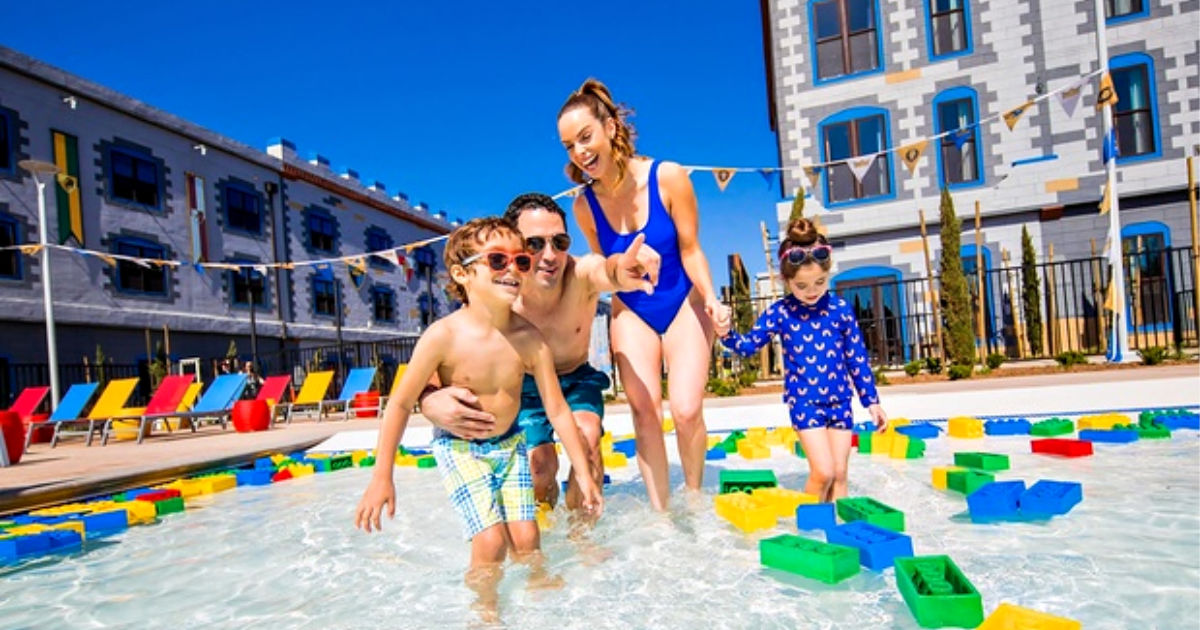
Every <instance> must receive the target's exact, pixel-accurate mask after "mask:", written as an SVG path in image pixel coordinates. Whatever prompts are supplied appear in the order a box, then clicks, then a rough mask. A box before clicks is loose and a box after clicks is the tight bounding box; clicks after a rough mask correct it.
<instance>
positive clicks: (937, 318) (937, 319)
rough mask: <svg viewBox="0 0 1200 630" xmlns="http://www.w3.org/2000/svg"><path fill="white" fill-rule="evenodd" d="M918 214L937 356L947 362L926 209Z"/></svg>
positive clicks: (919, 210)
mask: <svg viewBox="0 0 1200 630" xmlns="http://www.w3.org/2000/svg"><path fill="white" fill-rule="evenodd" d="M917 215H918V216H919V217H920V219H921V247H922V248H923V249H924V250H925V279H926V281H927V282H928V285H929V287H928V291H929V305H930V307H932V309H933V335H934V337H935V338H937V356H938V360H940V361H942V362H943V363H945V362H946V350H945V346H944V344H943V343H942V316H941V312H940V306H941V305H940V304H938V295H937V291H935V290H934V288H933V262H932V261H931V259H930V258H929V234H928V233H927V232H926V231H925V211H924V210H921V209H920V208H918V209H917Z"/></svg>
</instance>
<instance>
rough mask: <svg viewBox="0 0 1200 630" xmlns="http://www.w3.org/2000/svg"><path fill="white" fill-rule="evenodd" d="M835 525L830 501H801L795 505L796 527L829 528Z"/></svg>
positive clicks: (835, 519)
mask: <svg viewBox="0 0 1200 630" xmlns="http://www.w3.org/2000/svg"><path fill="white" fill-rule="evenodd" d="M836 526H837V516H836V515H835V514H834V507H833V504H832V503H801V504H800V505H797V506H796V529H829V528H831V527H836Z"/></svg>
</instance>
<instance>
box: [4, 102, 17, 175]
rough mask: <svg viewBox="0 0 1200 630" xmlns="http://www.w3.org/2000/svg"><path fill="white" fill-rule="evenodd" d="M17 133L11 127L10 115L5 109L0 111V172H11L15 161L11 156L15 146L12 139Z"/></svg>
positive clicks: (15, 163)
mask: <svg viewBox="0 0 1200 630" xmlns="http://www.w3.org/2000/svg"><path fill="white" fill-rule="evenodd" d="M16 135H17V134H16V133H14V130H13V129H12V117H11V116H9V115H8V113H7V112H5V111H0V172H5V173H10V174H11V173H13V172H14V171H15V170H16V166H17V161H16V159H14V158H13V153H15V150H14V149H15V148H16V147H14V146H13V140H14V139H15V136H16Z"/></svg>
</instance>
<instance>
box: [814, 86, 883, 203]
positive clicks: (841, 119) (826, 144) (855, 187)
mask: <svg viewBox="0 0 1200 630" xmlns="http://www.w3.org/2000/svg"><path fill="white" fill-rule="evenodd" d="M820 128H821V144H822V153H823V156H824V160H823V161H825V162H837V163H836V164H832V165H830V167H829V171H828V176H827V177H826V178H825V197H826V204H825V205H826V207H829V206H830V205H833V204H837V203H841V202H850V201H857V200H863V199H871V198H875V197H891V196H893V194H892V184H891V180H892V164H891V157H890V156H889V155H888V154H885V153H880V152H881V151H884V150H886V149H887V148H888V133H889V132H888V117H887V112H886V111H884V110H881V109H876V108H867V107H859V108H854V109H851V110H847V111H845V112H842V113H840V114H835V115H834V116H832V117H830V118H827V119H826V120H825V121H824V122H822V123H821V125H820ZM872 154H877V155H875V158H874V161H873V162H872V163H871V165H870V168H868V169H867V171H866V172H865V173H863V176H862V179H861V181H860V180H859V178H858V177H856V176H855V175H854V171H853V170H852V169H851V168H850V165H849V164H847V163H846V162H839V160H848V159H850V158H854V157H859V156H870V155H872Z"/></svg>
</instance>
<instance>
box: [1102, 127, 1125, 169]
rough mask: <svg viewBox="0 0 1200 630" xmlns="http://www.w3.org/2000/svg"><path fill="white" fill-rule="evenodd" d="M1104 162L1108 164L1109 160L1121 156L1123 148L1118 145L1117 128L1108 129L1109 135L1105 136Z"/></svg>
mask: <svg viewBox="0 0 1200 630" xmlns="http://www.w3.org/2000/svg"><path fill="white" fill-rule="evenodd" d="M1102 155H1103V157H1104V163H1105V164H1108V161H1109V160H1112V159H1115V158H1119V157H1121V149H1120V148H1119V147H1118V146H1117V130H1116V129H1115V128H1113V129H1109V130H1108V135H1106V136H1104V150H1103V152H1102Z"/></svg>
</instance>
